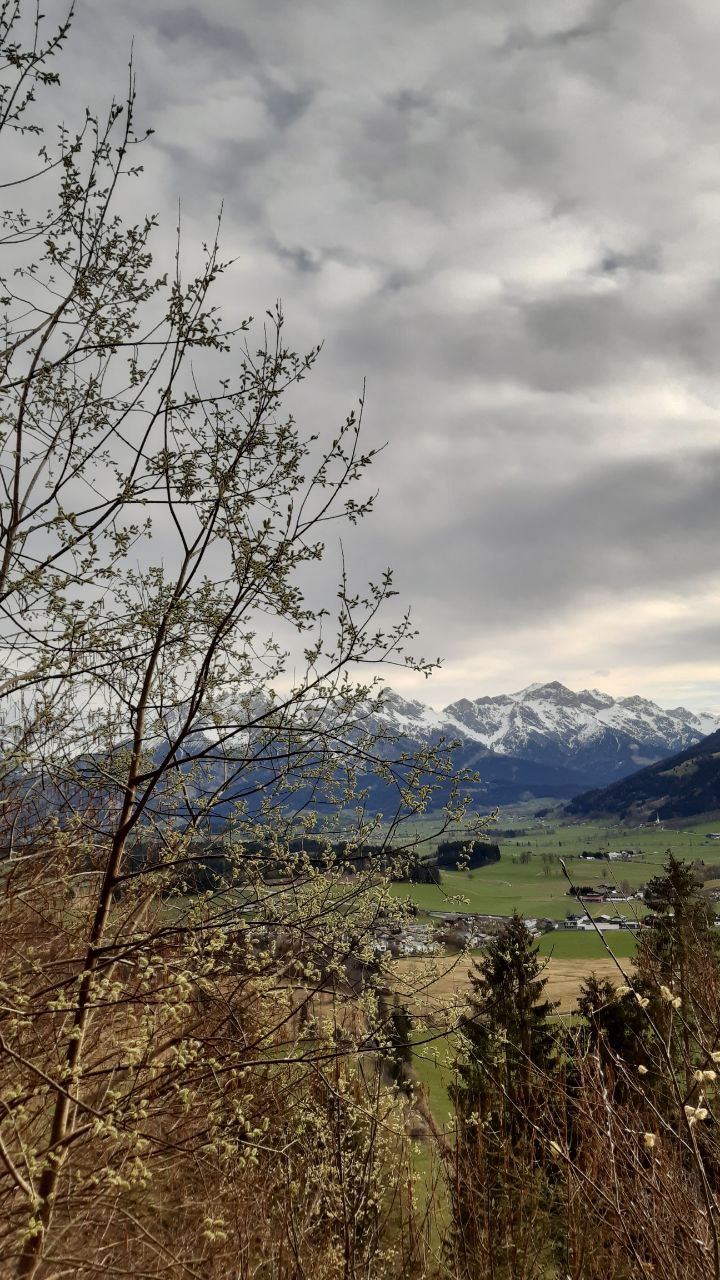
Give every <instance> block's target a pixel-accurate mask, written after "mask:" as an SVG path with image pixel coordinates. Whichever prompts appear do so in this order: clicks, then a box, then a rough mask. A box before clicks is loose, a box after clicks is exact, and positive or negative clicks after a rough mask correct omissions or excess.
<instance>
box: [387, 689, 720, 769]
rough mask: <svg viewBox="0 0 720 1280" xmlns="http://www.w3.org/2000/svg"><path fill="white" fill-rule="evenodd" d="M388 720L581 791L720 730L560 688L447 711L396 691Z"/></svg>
mask: <svg viewBox="0 0 720 1280" xmlns="http://www.w3.org/2000/svg"><path fill="white" fill-rule="evenodd" d="M383 719H384V720H385V721H386V723H387V725H388V728H389V729H391V730H392V731H393V732H396V733H402V734H403V735H404V736H406V737H408V738H410V739H413V740H416V741H426V740H428V739H433V738H435V737H436V736H438V735H440V734H442V735H445V736H446V737H454V738H458V739H459V740H460V741H461V742H462V743H463V748H464V751H465V752H467V751H468V750H469V749H470V748H472V747H474V748H475V755H476V758H478V767H480V764H479V761H480V759H482V757H487V756H489V755H492V756H493V757H512V758H513V759H514V760H515V761H516V762H517V763H518V764H519V763H520V762H521V761H522V762H526V763H528V764H534V765H543V766H547V767H552V768H554V769H558V770H561V771H562V772H566V771H570V774H571V775H574V776H573V778H572V782H573V784H574V785H577V784H580V783H581V782H582V780H589V779H592V783H590V784H589V785H593V786H605V785H607V784H608V783H609V782H613V781H615V780H616V779H618V778H622V777H625V776H626V775H627V774H630V773H632V772H633V771H634V770H636V769H640V768H642V767H643V766H645V765H649V764H652V763H654V762H655V761H656V760H660V759H662V758H663V757H664V756H669V755H673V754H674V753H676V752H678V751H683V750H685V749H686V748H688V747H690V746H693V745H694V744H695V743H697V742H700V740H701V739H702V738H704V737H705V736H706V735H707V734H709V733H712V732H714V731H715V730H716V729H718V728H720V716H718V715H713V714H710V713H707V714H700V715H697V714H695V713H694V712H692V711H688V710H687V709H686V708H685V707H675V708H673V709H672V710H664V709H663V708H662V707H659V706H657V705H656V704H655V703H654V702H650V701H648V700H647V699H645V698H640V697H626V698H612V697H610V695H609V694H606V693H601V692H600V691H599V690H597V689H583V690H581V691H580V692H579V693H575V692H573V690H571V689H568V688H566V687H565V685H562V684H560V683H559V682H558V681H552V682H550V683H549V684H531V685H528V687H527V688H526V689H521V690H520V691H519V692H518V693H509V694H499V695H497V696H496V697H482V698H476V699H475V700H474V701H470V700H468V699H465V698H463V699H461V700H460V701H459V702H454V703H451V705H450V706H448V707H445V708H444V710H443V711H435V710H433V708H432V707H427V706H425V705H424V704H423V703H421V702H410V701H407V700H405V699H404V698H401V697H400V696H399V695H398V694H396V693H394V692H393V691H392V690H388V692H387V695H386V699H385V705H384V712H383Z"/></svg>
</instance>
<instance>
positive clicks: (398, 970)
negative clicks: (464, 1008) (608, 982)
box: [393, 956, 620, 1016]
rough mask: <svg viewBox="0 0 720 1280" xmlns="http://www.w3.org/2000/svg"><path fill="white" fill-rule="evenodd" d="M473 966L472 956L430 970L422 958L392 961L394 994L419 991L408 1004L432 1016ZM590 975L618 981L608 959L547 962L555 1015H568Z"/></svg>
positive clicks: (462, 986)
mask: <svg viewBox="0 0 720 1280" xmlns="http://www.w3.org/2000/svg"><path fill="white" fill-rule="evenodd" d="M473 963H474V960H473V957H472V956H460V957H457V958H450V957H444V958H443V959H442V960H440V961H437V962H435V964H434V965H433V966H432V967H431V966H430V965H429V964H428V962H427V961H426V960H424V959H422V958H415V957H407V958H405V959H402V960H396V961H395V963H394V965H393V971H394V973H395V974H396V976H397V979H398V986H397V990H398V994H399V995H407V994H408V993H409V992H411V991H412V992H413V993H417V992H418V991H419V994H413V996H412V998H411V999H409V1001H408V1002H409V1004H410V1005H411V1007H412V1009H413V1010H414V1012H416V1013H418V1014H422V1015H424V1016H429V1015H432V1014H433V1013H436V1012H438V1010H439V1008H440V1007H441V1006H442V1005H444V1004H446V1003H447V1002H448V1001H449V1000H452V999H453V998H454V997H458V996H463V995H464V994H465V993H466V992H467V991H468V990H469V988H470V970H471V968H472V966H473ZM591 973H595V974H597V975H598V977H602V978H610V979H612V980H615V981H618V982H619V981H620V975H619V973H618V970H617V966H616V965H615V963H614V962H613V961H612V960H611V959H610V957H609V956H607V957H601V958H598V959H592V960H577V959H573V960H556V959H554V958H550V959H549V960H548V963H547V969H546V971H545V976H546V978H547V980H548V985H547V995H548V998H549V999H551V1000H558V1001H559V1002H560V1009H559V1012H561V1013H569V1012H570V1010H571V1009H573V1007H574V1005H575V1003H576V1001H577V997H578V994H579V991H580V986H581V984H582V982H583V981H584V980H585V978H587V977H588V976H589V975H590V974H591Z"/></svg>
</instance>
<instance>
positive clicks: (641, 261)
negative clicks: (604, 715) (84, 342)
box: [51, 0, 720, 709]
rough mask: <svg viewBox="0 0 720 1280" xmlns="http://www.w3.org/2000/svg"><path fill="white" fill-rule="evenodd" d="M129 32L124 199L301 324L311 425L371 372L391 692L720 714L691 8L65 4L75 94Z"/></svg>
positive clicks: (94, 80) (437, 698)
mask: <svg viewBox="0 0 720 1280" xmlns="http://www.w3.org/2000/svg"><path fill="white" fill-rule="evenodd" d="M59 7H60V6H59V5H58V8H59ZM51 8H52V6H51ZM131 36H134V37H135V51H136V62H137V70H138V87H139V114H140V116H141V118H142V120H143V121H144V123H146V124H147V125H150V126H152V127H153V128H154V129H155V130H156V131H157V132H156V136H155V138H154V140H153V143H152V148H151V150H149V151H148V153H147V155H146V157H145V163H146V167H147V177H146V179H145V190H144V193H143V199H145V200H146V201H147V202H148V203H149V204H150V205H154V206H155V207H156V208H157V209H158V210H159V212H160V214H161V218H162V219H163V220H164V224H165V226H166V227H167V229H168V232H169V233H171V232H172V229H173V228H174V223H175V209H176V206H177V201H178V199H181V200H182V206H183V218H184V225H185V231H186V235H187V236H188V237H194V236H197V237H198V238H199V237H200V236H202V235H208V234H210V233H211V231H212V224H213V219H214V215H215V211H216V209H217V206H218V204H219V202H220V201H221V200H224V202H225V224H224V225H225V230H224V242H225V247H226V249H227V251H228V253H232V254H235V255H237V258H238V261H237V265H236V266H235V268H234V270H233V274H232V279H231V287H230V292H229V293H228V294H227V300H228V305H229V307H230V308H231V309H232V308H233V307H234V308H236V309H237V312H238V314H246V313H255V314H257V313H258V312H259V313H260V314H262V312H263V310H264V309H265V307H266V306H268V305H271V304H272V303H273V301H274V299H275V298H276V297H281V298H282V299H283V303H284V308H285V313H286V316H287V321H288V329H289V333H290V337H291V338H292V339H293V340H294V342H295V343H296V345H298V346H300V347H305V346H308V345H310V344H312V343H313V342H315V341H317V340H320V339H324V342H325V348H324V353H323V356H322V359H321V361H320V364H319V366H318V367H317V368H316V371H315V373H314V375H313V378H312V380H311V381H310V382H308V383H307V385H306V387H305V389H304V391H303V397H302V401H301V407H302V412H303V414H304V416H305V419H306V421H307V423H308V426H313V427H317V426H320V427H326V428H327V429H328V430H330V429H331V428H332V426H333V425H334V424H335V422H336V421H337V420H338V419H340V418H341V417H342V416H344V412H345V410H346V408H347V407H348V406H349V405H351V404H352V403H353V401H354V400H355V399H356V398H357V395H358V393H359V391H360V388H361V385H362V380H363V378H367V384H368V393H367V411H366V424H367V439H368V443H379V442H381V441H383V440H387V441H388V448H387V450H386V451H385V453H384V454H383V456H382V459H381V460H380V462H379V463H378V465H377V468H376V480H377V483H378V485H379V487H380V491H381V493H380V500H379V506H378V511H377V515H376V516H375V518H374V520H373V524H372V527H371V528H370V527H369V528H368V529H367V530H366V531H365V532H364V533H363V536H362V538H361V540H359V541H358V543H357V545H356V558H357V557H359V559H360V565H359V567H360V568H361V569H362V570H363V572H365V573H367V574H369V573H370V571H371V570H376V569H378V568H381V567H383V566H384V565H385V564H386V563H388V562H390V563H392V564H393V565H394V566H395V568H396V571H397V579H398V585H399V587H400V588H401V591H402V595H403V599H407V600H408V601H409V602H410V603H412V605H413V611H414V616H415V619H416V622H417V625H418V626H419V628H420V630H421V633H422V646H421V647H422V650H423V652H425V653H426V654H428V655H432V656H435V655H436V654H441V655H442V656H443V658H444V668H443V671H442V672H441V673H440V674H438V675H436V676H435V677H433V679H432V681H431V682H429V683H425V682H423V681H422V680H418V679H414V678H410V677H409V676H403V675H399V676H398V678H397V679H395V680H393V681H392V683H394V684H395V686H396V687H397V688H398V689H400V690H401V691H402V692H404V693H406V694H407V695H409V696H419V697H421V698H423V699H424V700H426V701H429V702H432V703H434V704H435V705H444V704H445V703H447V702H449V701H451V700H453V699H455V698H457V697H460V696H468V697H477V696H479V695H481V694H485V693H497V692H501V691H506V690H514V689H518V688H520V687H522V686H524V685H526V684H528V683H530V682H531V681H536V680H545V679H560V680H562V681H563V682H565V683H567V684H569V685H570V686H572V687H575V688H581V687H586V686H597V687H599V688H601V689H604V690H606V691H608V692H609V693H612V694H616V695H618V694H627V693H643V694H645V695H647V696H650V697H654V698H656V699H657V700H659V701H660V702H661V703H663V704H664V705H667V706H674V705H677V704H679V703H681V702H682V703H685V704H686V705H688V706H690V707H695V708H702V707H709V708H716V709H720V663H719V659H720V564H719V562H718V530H719V529H720V503H719V501H718V494H719V481H720V92H719V91H718V87H717V66H718V59H719V58H720V8H719V7H718V5H717V4H716V3H715V0H683V3H682V4H678V3H677V0H597V2H595V0H562V2H561V0H542V3H538V2H537V0H502V3H499V2H498V0H468V2H467V3H463V2H462V0H445V3H443V4H437V3H436V2H434V3H432V4H431V3H429V0H394V3H389V2H388V0H362V3H357V2H355V3H350V0H204V2H203V3H189V4H184V3H182V0H118V2H117V3H115V4H113V5H108V4H107V3H106V0H80V3H79V5H78V13H77V20H76V26H75V33H74V36H73V38H72V41H71V44H70V46H69V51H68V55H67V57H66V59H65V75H66V78H67V76H68V75H70V76H71V83H72V85H73V86H77V92H78V94H82V95H83V96H84V97H86V98H88V99H89V100H90V101H92V102H93V103H94V104H95V105H99V104H100V103H101V102H102V101H103V100H106V99H107V96H108V94H109V93H110V92H111V91H112V89H113V88H116V89H117V91H118V92H122V86H123V78H124V70H125V64H126V62H127V53H128V48H129V42H130V38H131ZM66 82H67V81H66Z"/></svg>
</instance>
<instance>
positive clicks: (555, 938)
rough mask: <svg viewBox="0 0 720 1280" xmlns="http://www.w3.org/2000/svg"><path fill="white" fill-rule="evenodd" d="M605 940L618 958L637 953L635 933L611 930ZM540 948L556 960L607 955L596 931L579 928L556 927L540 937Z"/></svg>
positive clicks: (624, 958)
mask: <svg viewBox="0 0 720 1280" xmlns="http://www.w3.org/2000/svg"><path fill="white" fill-rule="evenodd" d="M604 937H605V940H606V942H607V944H608V946H609V947H610V950H611V951H612V953H613V955H614V956H617V958H618V960H629V959H631V958H632V957H633V956H634V955H635V949H636V947H637V938H636V935H635V934H634V933H628V932H627V930H625V929H620V930H617V931H616V930H611V931H609V932H607V933H606V934H605V935H604ZM538 949H539V951H540V954H541V955H543V956H553V957H554V958H555V959H556V960H583V961H585V960H601V959H604V958H605V957H607V951H606V949H605V947H604V946H603V943H602V940H601V939H600V938H599V937H598V935H597V934H596V933H594V932H593V933H584V932H579V931H578V930H570V929H556V930H554V931H553V932H552V933H546V934H544V935H543V937H542V938H541V939H540V942H539V945H538Z"/></svg>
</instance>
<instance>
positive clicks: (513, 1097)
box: [455, 913, 557, 1113]
mask: <svg viewBox="0 0 720 1280" xmlns="http://www.w3.org/2000/svg"><path fill="white" fill-rule="evenodd" d="M544 967H545V962H544V961H543V960H542V959H541V957H540V955H539V952H538V948H537V945H536V944H535V943H534V942H533V939H532V934H531V933H530V931H529V929H528V927H527V925H526V924H525V922H524V921H523V920H522V918H521V917H520V916H519V915H518V914H517V913H514V914H513V916H512V918H511V919H510V921H509V922H508V924H506V925H505V926H504V927H503V928H502V929H501V930H500V932H499V933H498V934H497V936H496V937H495V938H494V939H493V940H492V942H491V943H490V945H489V947H488V949H487V951H486V953H485V954H484V955H483V956H482V957H481V958H480V959H479V960H477V961H476V963H475V965H474V968H473V972H472V975H471V976H472V994H471V996H470V1001H469V1012H468V1014H467V1016H466V1017H465V1018H464V1019H463V1023H462V1027H461V1037H462V1054H461V1056H460V1057H459V1060H458V1075H459V1083H458V1086H457V1089H456V1091H455V1095H456V1096H455V1101H456V1104H457V1106H458V1109H459V1111H460V1112H461V1113H463V1112H464V1113H467V1112H470V1111H475V1110H477V1109H478V1104H481V1106H482V1099H483V1097H485V1096H487V1092H488V1087H489V1089H490V1093H492V1092H494V1091H495V1088H496V1087H499V1088H501V1089H502V1091H503V1092H504V1094H505V1097H506V1100H508V1101H509V1102H510V1103H511V1105H512V1106H513V1107H517V1108H520V1109H524V1107H525V1105H526V1104H527V1103H528V1101H529V1094H530V1087H531V1082H532V1077H533V1073H534V1072H535V1071H537V1070H540V1071H545V1070H548V1069H550V1067H551V1064H552V1058H553V1045H554V1036H553V1032H552V1029H551V1026H550V1023H549V1018H550V1015H551V1014H552V1013H553V1011H554V1009H555V1008H556V1007H557V1005H556V1003H554V1002H552V1001H549V1000H546V999H544V991H545V986H546V979H545V978H543V976H542V974H543V969H544ZM491 1079H492V1080H493V1083H492V1084H489V1082H490V1080H491Z"/></svg>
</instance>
